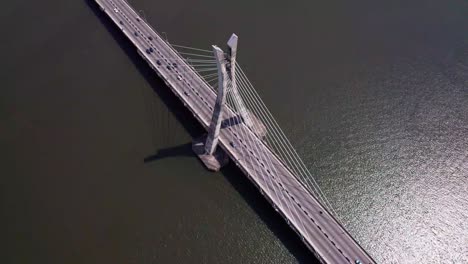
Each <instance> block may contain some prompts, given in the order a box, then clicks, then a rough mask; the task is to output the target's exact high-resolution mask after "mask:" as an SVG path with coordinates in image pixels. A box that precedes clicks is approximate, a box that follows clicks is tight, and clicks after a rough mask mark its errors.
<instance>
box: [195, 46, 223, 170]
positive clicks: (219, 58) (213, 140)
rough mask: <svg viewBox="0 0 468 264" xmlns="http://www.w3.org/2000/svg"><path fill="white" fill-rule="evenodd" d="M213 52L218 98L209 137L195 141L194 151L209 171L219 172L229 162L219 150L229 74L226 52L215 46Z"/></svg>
mask: <svg viewBox="0 0 468 264" xmlns="http://www.w3.org/2000/svg"><path fill="white" fill-rule="evenodd" d="M213 51H214V54H215V57H216V63H217V67H218V95H217V97H216V103H215V105H214V109H213V116H212V117H211V123H210V127H209V128H208V135H206V136H203V137H201V138H199V139H196V140H194V142H193V144H192V149H193V151H194V152H195V154H197V155H198V157H199V158H200V160H201V161H202V162H203V164H205V166H206V167H207V168H208V169H209V170H211V171H218V170H219V169H220V168H221V167H222V166H224V165H226V164H227V163H228V161H229V158H228V156H227V155H226V153H225V152H224V151H223V150H222V149H221V148H217V146H218V141H219V132H220V130H221V123H222V121H223V112H224V108H225V104H226V93H227V90H226V89H227V72H226V57H225V56H224V52H223V51H222V50H221V49H220V48H218V47H217V46H213Z"/></svg>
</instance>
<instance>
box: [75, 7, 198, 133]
mask: <svg viewBox="0 0 468 264" xmlns="http://www.w3.org/2000/svg"><path fill="white" fill-rule="evenodd" d="M84 1H85V3H86V4H87V5H88V6H89V9H90V10H92V12H93V13H94V14H95V16H96V17H97V18H98V19H99V22H100V23H101V24H102V25H104V27H105V28H106V29H107V31H108V32H109V33H110V34H111V36H112V38H113V39H114V41H115V42H116V43H118V45H119V46H120V48H121V49H122V50H123V51H124V53H125V55H127V57H128V58H129V59H130V61H131V62H132V63H133V64H134V65H135V67H136V68H137V70H138V72H139V73H140V74H141V76H143V77H144V78H145V81H146V82H147V83H148V84H149V86H150V87H151V89H152V91H153V92H154V93H155V94H156V95H157V96H158V97H159V98H160V99H161V102H162V103H163V104H164V105H165V106H166V108H167V109H168V110H169V111H170V112H171V113H172V114H173V115H174V117H175V118H176V119H177V121H178V122H179V123H180V124H181V125H182V126H183V127H184V129H185V130H186V131H187V132H188V134H189V135H190V136H191V137H192V138H195V137H197V136H200V135H201V134H202V133H204V132H205V130H204V129H203V127H202V125H201V124H199V123H198V122H197V120H196V119H195V118H193V115H192V113H191V112H190V110H188V109H187V108H186V107H184V105H183V103H182V102H181V101H180V100H179V98H177V96H176V95H175V94H174V93H172V91H171V90H170V89H169V88H168V87H167V86H166V84H165V83H164V81H163V80H162V79H160V78H159V77H158V75H157V74H156V73H155V72H154V71H153V69H151V68H150V67H149V65H148V63H147V62H146V61H145V60H143V59H142V58H141V56H140V55H139V54H138V52H137V49H136V48H135V47H134V46H133V44H132V43H131V42H130V41H129V40H128V39H127V37H125V35H124V34H123V33H122V31H121V30H120V29H119V28H118V27H117V26H116V25H115V24H114V23H113V22H112V21H111V20H110V18H109V17H108V16H107V15H106V14H105V13H104V12H102V11H101V10H100V9H99V6H98V5H97V3H95V2H94V0H84ZM143 88H145V87H143ZM150 100H153V98H147V97H145V96H144V100H143V101H144V103H145V106H146V109H148V108H151V107H153V105H150V104H151V102H149V101H150ZM151 128H152V129H153V130H155V129H157V128H156V127H153V126H151ZM151 132H155V131H151ZM152 134H153V135H157V133H152Z"/></svg>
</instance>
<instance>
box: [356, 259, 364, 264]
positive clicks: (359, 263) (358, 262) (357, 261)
mask: <svg viewBox="0 0 468 264" xmlns="http://www.w3.org/2000/svg"><path fill="white" fill-rule="evenodd" d="M354 263H356V264H362V262H361V261H360V260H359V259H356V261H354Z"/></svg>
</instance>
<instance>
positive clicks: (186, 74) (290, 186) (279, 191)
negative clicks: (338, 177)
mask: <svg viewBox="0 0 468 264" xmlns="http://www.w3.org/2000/svg"><path fill="white" fill-rule="evenodd" d="M96 2H97V3H98V4H99V5H100V6H101V8H102V9H104V11H105V12H106V14H107V15H108V16H109V17H110V18H111V19H112V20H113V21H114V23H115V24H116V25H117V26H119V27H120V28H121V29H122V31H123V33H124V34H125V35H126V36H127V38H129V39H130V41H132V43H133V44H134V45H135V46H136V47H137V49H138V51H139V53H140V55H141V56H142V57H143V58H144V59H145V60H146V61H147V62H148V63H149V64H150V66H151V67H152V68H153V69H155V71H156V72H157V73H158V75H160V76H161V78H163V79H164V80H165V82H166V83H167V84H168V86H169V87H170V88H171V90H172V91H173V92H174V93H175V94H176V95H177V96H178V97H179V98H180V99H181V100H182V101H183V102H184V104H185V105H186V106H187V107H188V108H189V109H190V110H191V111H192V113H193V114H194V116H195V117H196V118H197V120H199V122H201V123H202V125H203V126H204V127H205V128H207V127H208V125H209V122H210V121H211V114H212V106H213V105H214V102H215V99H216V94H215V93H214V92H213V90H212V88H210V87H209V86H208V85H207V84H206V83H205V82H204V81H203V80H202V79H201V78H200V76H198V75H197V74H196V73H194V72H193V71H192V69H191V68H190V66H188V64H187V63H185V61H184V59H183V58H182V57H181V56H180V55H179V54H178V53H177V52H176V51H175V50H174V49H173V48H172V47H171V46H170V45H168V44H167V43H166V42H165V41H164V40H163V39H162V38H161V37H160V36H159V35H158V34H157V33H156V31H155V30H153V29H152V28H151V27H150V26H149V25H148V24H147V23H146V22H145V21H144V20H142V19H141V18H140V17H139V15H138V14H137V12H135V10H133V9H132V8H131V7H130V5H128V3H127V2H125V1H122V0H96ZM149 37H151V38H152V39H150V38H149ZM150 47H151V48H153V50H154V51H153V52H149V54H148V53H147V49H148V48H150ZM158 60H159V61H160V62H161V65H158V63H157V61H158ZM174 62H175V63H177V68H174V67H171V65H172V63H174ZM167 66H169V68H168V67H167ZM178 76H179V78H178ZM224 115H225V118H230V117H233V116H235V113H234V112H233V111H231V109H229V108H228V109H226V111H225V113H224ZM230 142H235V143H236V145H237V146H236V147H235V148H233V147H232V146H231V145H230V144H229V143H230ZM220 145H221V147H222V148H223V149H224V150H225V151H226V152H227V153H228V154H229V155H230V157H231V159H232V160H235V162H236V164H237V165H238V166H239V167H240V168H241V170H242V171H243V172H244V173H245V174H246V175H247V176H248V177H249V178H250V179H251V181H252V182H254V183H255V184H256V185H257V187H259V189H260V190H261V192H262V194H263V195H264V196H265V197H266V198H267V199H268V200H269V201H270V202H271V203H272V205H273V206H274V207H275V209H276V210H277V211H278V212H279V213H280V214H281V215H282V216H283V217H284V218H285V219H286V220H287V221H288V223H289V224H290V225H291V226H292V227H293V229H294V230H295V231H296V232H297V233H298V234H299V235H300V236H301V237H303V239H304V242H305V243H306V244H307V245H308V246H309V248H311V250H312V251H314V252H315V253H316V254H317V255H318V256H319V257H320V258H321V259H322V260H323V261H324V262H326V263H345V262H348V263H354V261H355V260H356V259H359V260H360V261H362V263H373V260H372V259H371V258H370V256H368V255H367V254H366V252H365V251H364V250H362V249H361V248H360V247H359V245H358V244H357V243H356V242H355V241H354V240H353V239H352V237H351V236H350V235H349V234H348V233H346V231H345V230H344V228H343V227H342V226H341V225H340V224H339V223H338V222H337V221H336V220H335V219H334V218H333V217H332V216H331V215H330V214H329V212H328V211H327V210H326V209H325V208H324V207H323V206H322V205H321V204H320V203H319V202H318V200H317V199H315V197H313V196H312V195H311V193H310V192H309V191H308V190H307V189H306V188H305V187H304V186H303V185H302V184H301V183H300V182H299V181H298V180H297V178H296V177H295V176H294V175H292V174H291V173H290V171H289V170H288V169H287V168H286V167H285V166H284V165H283V164H282V162H281V161H280V160H278V159H277V157H276V156H275V155H274V154H273V153H272V152H271V151H270V150H269V149H268V147H267V146H266V145H265V144H264V143H263V142H262V141H261V140H260V139H258V138H257V137H256V135H255V134H254V133H253V132H252V131H250V129H249V128H248V127H246V126H245V125H244V124H242V123H241V124H236V125H232V126H229V127H227V128H225V129H222V131H221V134H220Z"/></svg>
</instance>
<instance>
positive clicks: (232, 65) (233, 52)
mask: <svg viewBox="0 0 468 264" xmlns="http://www.w3.org/2000/svg"><path fill="white" fill-rule="evenodd" d="M238 40H239V38H238V37H237V35H236V34H232V35H231V37H230V38H229V40H228V42H227V45H228V55H227V61H228V62H229V63H228V64H227V66H226V70H227V72H228V74H229V77H231V84H232V93H233V94H234V96H236V98H241V97H240V95H239V91H238V90H237V80H236V56H237V42H238ZM237 103H238V107H239V108H240V109H239V114H240V115H241V117H242V120H243V121H244V123H245V124H246V125H247V126H249V127H250V128H252V127H253V122H252V119H251V118H250V114H249V112H248V111H247V108H246V107H245V105H244V102H243V101H242V100H238V102H237Z"/></svg>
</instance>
